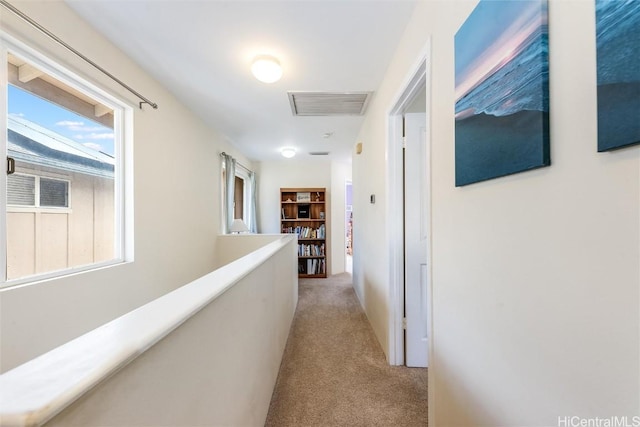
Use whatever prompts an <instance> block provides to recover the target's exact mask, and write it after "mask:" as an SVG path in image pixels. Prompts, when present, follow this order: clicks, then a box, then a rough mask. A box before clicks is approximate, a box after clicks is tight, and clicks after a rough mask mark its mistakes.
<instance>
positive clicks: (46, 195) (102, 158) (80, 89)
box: [0, 33, 132, 285]
mask: <svg viewBox="0 0 640 427" xmlns="http://www.w3.org/2000/svg"><path fill="white" fill-rule="evenodd" d="M0 41H1V43H2V44H1V45H0V47H1V49H0V54H1V55H2V58H3V59H4V60H5V64H6V65H5V67H6V72H2V73H0V76H2V79H3V80H4V81H2V91H1V92H0V95H1V98H2V99H0V101H1V102H4V103H5V105H6V106H7V109H6V110H3V109H1V108H0V111H2V113H3V115H4V120H3V122H4V123H3V125H2V132H4V133H6V136H7V137H6V138H2V143H1V144H2V146H1V147H2V149H3V150H5V152H6V155H7V157H10V158H12V159H14V162H15V172H14V173H13V174H10V175H6V180H4V181H3V185H2V187H4V188H3V190H5V189H6V192H4V191H3V196H2V197H4V199H5V201H6V203H5V205H6V210H5V212H4V218H3V219H4V220H3V221H1V223H2V224H1V225H0V226H2V227H4V231H5V232H4V233H2V234H1V235H4V236H6V242H5V244H4V245H2V246H3V253H2V260H3V261H4V269H3V270H4V271H3V273H4V277H3V280H2V283H0V284H2V285H12V284H18V283H24V282H27V281H31V280H34V279H40V278H44V277H54V276H57V275H61V274H68V273H69V272H76V271H81V270H86V269H91V268H95V267H98V266H104V265H109V264H114V263H119V262H123V261H124V260H125V259H130V258H131V257H130V255H131V254H130V253H128V255H129V256H125V248H126V247H131V246H130V242H129V241H127V240H126V239H125V234H124V230H125V226H124V223H125V217H127V215H128V214H127V215H126V214H125V213H128V212H129V210H130V208H127V206H125V205H124V202H123V201H124V200H125V194H124V191H125V188H126V186H125V183H126V181H125V178H126V177H125V176H124V174H123V171H124V170H125V167H124V161H125V156H124V153H125V152H130V151H126V150H124V148H125V144H126V142H127V141H125V139H126V137H127V135H129V134H130V133H128V132H125V121H126V124H127V125H128V124H129V123H130V120H131V116H132V110H131V108H130V107H126V106H125V105H124V104H123V103H121V102H120V101H118V100H117V99H115V98H113V97H111V96H110V95H108V94H107V93H106V92H104V91H102V90H101V89H98V88H97V87H95V86H93V85H91V84H89V83H87V82H86V81H84V80H82V79H80V78H78V77H77V76H76V75H74V74H73V73H71V72H69V71H68V70H65V69H63V68H62V67H60V66H59V65H57V64H56V63H54V62H53V61H51V60H50V59H48V58H46V57H44V56H43V55H41V54H40V53H38V52H35V51H34V50H32V49H30V48H28V47H26V46H24V45H22V44H21V43H19V42H16V41H15V40H13V39H11V38H10V37H8V36H7V35H4V34H1V33H0ZM5 126H6V127H5ZM128 162H130V159H129V160H128ZM3 178H5V177H4V176H3ZM128 235H129V236H132V233H131V232H129V233H128Z"/></svg>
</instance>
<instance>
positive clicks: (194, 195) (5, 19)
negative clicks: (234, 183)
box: [0, 1, 250, 371]
mask: <svg viewBox="0 0 640 427" xmlns="http://www.w3.org/2000/svg"><path fill="white" fill-rule="evenodd" d="M12 4H14V5H15V6H16V7H18V8H19V9H21V10H23V11H24V12H25V13H27V14H28V15H30V16H31V17H32V18H33V19H35V20H36V21H38V22H39V23H41V24H42V25H44V26H45V27H46V28H48V29H49V30H50V31H52V32H53V33H54V34H56V35H58V36H59V37H61V38H62V39H63V40H65V41H66V42H67V43H69V44H71V45H72V46H74V47H75V48H76V49H78V50H79V51H81V52H84V53H85V54H87V55H88V56H89V57H91V59H92V60H94V61H95V62H97V63H99V64H101V65H102V66H104V67H105V68H107V69H109V71H110V72H112V73H113V74H114V75H116V76H118V77H119V78H120V79H122V80H124V81H125V82H127V83H128V84H129V85H131V86H132V87H134V88H136V89H137V90H138V91H139V92H141V93H143V94H145V95H146V96H148V97H149V98H151V99H152V100H153V101H155V102H157V103H158V104H159V109H158V110H153V109H151V108H150V107H148V106H146V107H144V109H143V110H139V109H137V108H136V110H135V113H134V114H135V117H134V138H135V143H134V175H135V176H134V180H135V181H134V185H135V190H134V192H135V262H133V263H130V264H126V265H120V266H116V267H110V268H106V269H103V270H100V271H94V272H89V273H83V274H77V275H74V276H69V277H66V278H62V279H56V280H49V281H46V282H41V283H37V284H32V285H28V286H21V287H17V288H12V289H5V290H3V291H0V324H1V326H0V328H1V329H0V335H1V336H2V347H1V348H0V362H1V364H0V369H1V370H2V371H6V370H8V369H10V368H12V367H15V366H17V365H19V364H21V363H23V362H25V361H27V360H29V359H31V358H33V357H35V356H37V355H39V354H42V353H43V352H45V351H47V350H50V349H52V348H54V347H56V346H58V345H60V344H62V343H64V342H66V341H68V340H69V339H71V338H74V337H76V336H78V335H80V334H82V333H84V332H87V331H89V330H91V329H93V328H95V327H96V326H98V325H101V324H103V323H105V322H107V321H109V320H111V319H113V318H115V317H117V316H119V315H121V314H123V313H126V312H128V311H130V310H131V309H133V308H134V307H137V306H139V305H141V304H143V303H145V302H148V301H150V300H152V299H154V298H156V297H158V296H160V295H162V294H164V293H166V292H168V291H170V290H172V289H175V288H177V287H179V286H181V285H183V284H185V283H187V282H189V281H191V280H193V279H195V278H196V277H199V276H201V275H203V274H205V273H207V272H209V271H210V270H211V269H212V268H213V266H214V261H215V240H216V239H215V237H216V235H217V234H218V232H219V230H218V227H219V224H220V203H219V199H220V195H219V187H220V186H219V176H220V171H219V167H220V161H219V157H218V153H219V152H220V151H223V150H224V151H227V152H228V153H231V154H232V155H234V156H235V157H237V158H238V159H239V160H240V161H241V162H242V163H243V164H246V165H250V163H249V162H248V161H247V159H246V158H244V157H243V156H242V155H240V154H239V153H238V152H237V151H236V150H234V149H233V148H232V147H230V146H229V145H228V144H227V143H226V142H225V141H224V138H223V137H221V136H220V135H219V134H217V133H216V132H215V131H214V130H212V129H210V128H208V127H206V126H205V125H204V124H203V123H202V122H201V121H200V120H199V119H198V118H196V116H195V115H194V114H192V113H191V112H190V111H188V110H187V109H186V108H185V107H184V106H183V105H181V104H180V103H179V102H178V101H177V100H176V99H175V98H174V97H173V96H172V95H171V94H169V93H168V92H167V91H166V90H165V89H163V88H162V87H161V86H160V85H159V84H158V83H157V82H155V81H154V80H152V79H151V78H150V77H149V76H148V75H147V74H145V73H144V72H142V71H141V69H140V68H139V67H138V66H136V65H135V64H134V63H133V62H132V61H131V60H130V59H129V58H127V57H125V56H124V55H123V54H122V53H121V52H120V51H119V50H117V49H116V48H115V47H113V46H112V45H111V44H110V43H109V42H107V41H106V40H105V39H104V38H102V37H101V36H100V35H98V34H97V33H96V32H95V31H94V30H93V29H91V28H90V27H89V26H88V25H87V24H86V23H85V22H83V21H82V20H80V19H79V18H78V17H77V15H75V14H74V13H73V12H72V11H71V10H70V9H69V8H68V7H67V6H66V5H65V3H63V2H61V1H53V2H52V1H13V2H12ZM0 24H1V25H0V27H1V28H2V30H4V31H7V32H9V33H10V34H12V35H14V36H16V37H18V38H19V39H21V40H23V41H24V42H28V43H32V44H34V45H35V46H36V47H39V48H40V49H41V50H43V51H44V52H46V53H48V54H49V55H50V56H51V57H52V58H53V59H56V60H58V61H59V62H61V63H62V64H63V65H66V66H67V67H68V68H71V69H72V70H73V71H75V72H76V73H78V74H80V75H83V76H85V77H86V78H88V79H90V80H91V81H94V82H97V83H98V84H99V85H100V86H102V87H104V88H105V89H107V90H109V91H111V92H112V93H114V94H117V95H119V96H120V97H121V98H124V99H126V100H130V102H131V103H132V105H137V100H136V99H135V97H134V96H132V95H130V94H129V93H128V92H126V91H124V90H123V89H121V88H120V87H119V86H118V85H117V84H116V83H113V82H111V81H110V80H109V79H108V78H106V77H104V76H103V75H101V74H100V73H99V72H97V71H96V70H94V69H92V68H91V67H90V66H89V65H87V64H85V63H83V62H82V61H81V60H79V59H77V58H76V57H74V55H72V54H71V53H69V52H67V51H66V50H65V49H63V48H61V47H59V46H57V45H56V44H55V43H53V42H52V41H50V40H48V39H46V38H45V37H44V36H43V35H41V34H39V33H37V32H36V31H35V30H33V29H31V28H30V27H29V26H28V25H27V24H25V23H23V22H22V21H20V20H19V19H18V18H16V17H15V16H14V15H13V14H11V13H8V12H6V11H4V10H3V12H2V13H1V14H0ZM176 159H180V161H181V162H182V164H183V165H184V168H176V165H175V160H176ZM185 207H187V208H185Z"/></svg>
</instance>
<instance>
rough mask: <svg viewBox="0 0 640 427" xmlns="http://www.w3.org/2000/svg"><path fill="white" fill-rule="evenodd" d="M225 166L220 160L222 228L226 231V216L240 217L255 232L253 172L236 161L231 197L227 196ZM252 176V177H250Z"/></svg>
mask: <svg viewBox="0 0 640 427" xmlns="http://www.w3.org/2000/svg"><path fill="white" fill-rule="evenodd" d="M226 175H227V166H226V162H225V160H224V159H223V161H222V177H221V178H222V179H221V194H222V199H221V202H222V203H221V206H222V230H224V231H223V232H227V231H226V230H227V226H226V223H227V219H226V218H227V217H228V216H229V215H232V216H229V217H231V218H232V219H241V220H242V221H243V222H244V223H245V225H246V226H247V227H248V228H249V230H252V232H257V231H256V230H257V227H256V207H255V192H256V185H255V174H254V172H252V171H250V170H249V169H247V168H246V167H244V166H242V165H240V164H238V163H236V167H235V173H234V181H233V199H230V198H229V197H227V185H226ZM252 177H253V178H252Z"/></svg>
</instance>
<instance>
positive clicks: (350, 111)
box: [287, 92, 372, 116]
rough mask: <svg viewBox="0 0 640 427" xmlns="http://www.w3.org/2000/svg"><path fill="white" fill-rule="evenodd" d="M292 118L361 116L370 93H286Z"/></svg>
mask: <svg viewBox="0 0 640 427" xmlns="http://www.w3.org/2000/svg"><path fill="white" fill-rule="evenodd" d="M287 94H288V95H289V103H290V104H291V111H292V112H293V115H294V116H362V115H363V114H364V113H365V111H366V109H367V105H368V104H369V99H370V98H371V94H372V92H287Z"/></svg>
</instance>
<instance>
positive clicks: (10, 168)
mask: <svg viewBox="0 0 640 427" xmlns="http://www.w3.org/2000/svg"><path fill="white" fill-rule="evenodd" d="M15 171H16V161H15V160H14V159H13V158H12V157H7V175H11V174H12V173H15Z"/></svg>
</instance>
